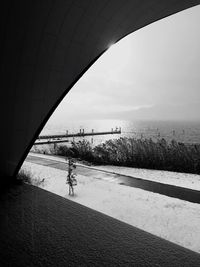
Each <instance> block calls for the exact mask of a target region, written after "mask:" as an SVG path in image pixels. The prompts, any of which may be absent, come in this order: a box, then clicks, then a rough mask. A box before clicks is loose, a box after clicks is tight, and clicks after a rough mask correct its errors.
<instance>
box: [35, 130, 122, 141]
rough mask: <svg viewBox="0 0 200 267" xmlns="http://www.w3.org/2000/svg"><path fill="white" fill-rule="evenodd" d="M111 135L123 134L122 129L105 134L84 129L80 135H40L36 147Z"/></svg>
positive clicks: (105, 132)
mask: <svg viewBox="0 0 200 267" xmlns="http://www.w3.org/2000/svg"><path fill="white" fill-rule="evenodd" d="M110 134H121V127H119V128H118V127H116V129H114V130H113V129H111V131H104V132H95V131H94V130H92V131H91V132H85V131H84V129H80V131H79V132H78V133H71V134H69V133H68V131H66V134H54V135H40V136H39V137H38V138H37V140H36V142H35V143H34V145H44V144H55V143H66V142H69V140H68V138H76V137H86V136H95V135H110Z"/></svg>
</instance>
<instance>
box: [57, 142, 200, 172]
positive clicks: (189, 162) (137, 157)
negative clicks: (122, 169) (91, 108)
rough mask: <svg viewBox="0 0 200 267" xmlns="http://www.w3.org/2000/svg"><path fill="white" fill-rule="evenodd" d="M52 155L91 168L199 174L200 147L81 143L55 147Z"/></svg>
mask: <svg viewBox="0 0 200 267" xmlns="http://www.w3.org/2000/svg"><path fill="white" fill-rule="evenodd" d="M52 153H53V154H57V155H62V156H67V157H68V156H71V157H74V158H79V159H81V160H86V161H89V162H91V163H94V164H105V165H106V164H111V165H116V166H126V167H134V168H146V169H157V170H167V171H176V172H187V173H195V174H200V144H190V145H189V144H184V143H180V142H177V141H175V140H172V141H171V142H167V141H166V140H165V139H164V138H162V139H158V140H156V141H153V140H152V139H136V138H127V137H121V138H119V139H113V140H108V141H106V142H105V143H102V144H100V145H98V146H95V147H92V146H91V144H90V142H88V141H86V140H83V141H79V142H77V143H75V142H74V143H72V146H71V147H67V146H64V145H59V146H56V147H55V149H54V151H52Z"/></svg>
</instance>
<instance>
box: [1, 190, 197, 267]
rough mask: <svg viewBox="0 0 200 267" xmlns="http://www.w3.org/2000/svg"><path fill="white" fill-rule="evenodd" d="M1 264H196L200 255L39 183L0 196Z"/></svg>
mask: <svg viewBox="0 0 200 267" xmlns="http://www.w3.org/2000/svg"><path fill="white" fill-rule="evenodd" d="M0 226H1V227H0V236H1V242H0V266H5V267H6V266H15V267H16V266H20V267H23V266H25V267H27V266H45V267H46V266H62V267H63V266H170V267H173V266H179V267H180V266H190V267H191V266H192V267H195V266H200V255H199V254H197V253H194V252H192V251H189V250H186V249H184V248H182V247H179V246H177V245H174V244H172V243H170V242H167V241H165V240H162V239H160V238H158V237H155V236H153V235H151V234H148V233H146V232H144V231H141V230H139V229H136V228H134V227H132V226H130V225H127V224H125V223H122V222H120V221H117V220H115V219H112V218H111V217H108V216H106V215H103V214H101V213H98V212H96V211H93V210H91V209H89V208H86V207H83V206H81V205H79V204H76V203H74V202H71V201H69V200H66V199H64V198H61V197H59V196H57V195H54V194H52V193H49V192H47V191H44V190H42V189H39V188H36V187H33V186H29V185H18V186H13V187H12V188H10V189H9V190H8V191H7V192H4V194H2V195H1V199H0Z"/></svg>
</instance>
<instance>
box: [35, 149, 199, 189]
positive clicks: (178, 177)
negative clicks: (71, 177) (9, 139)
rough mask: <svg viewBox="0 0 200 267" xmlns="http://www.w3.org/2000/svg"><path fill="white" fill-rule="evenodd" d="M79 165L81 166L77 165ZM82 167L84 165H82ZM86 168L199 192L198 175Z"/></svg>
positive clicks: (47, 156) (117, 168)
mask: <svg viewBox="0 0 200 267" xmlns="http://www.w3.org/2000/svg"><path fill="white" fill-rule="evenodd" d="M30 155H33V156H34V155H36V156H37V157H42V158H49V159H53V160H57V161H60V162H66V160H65V158H64V157H57V156H53V155H43V154H38V153H30ZM77 165H81V164H77ZM82 166H84V165H82ZM87 168H95V169H98V170H104V171H108V172H111V173H118V174H123V175H128V176H131V177H137V178H142V179H145V180H150V181H155V182H160V183H163V184H171V185H176V186H180V187H186V188H190V189H194V190H200V175H196V174H189V173H179V172H169V171H159V170H148V169H138V168H129V167H118V166H110V165H108V166H102V165H101V166H92V167H87Z"/></svg>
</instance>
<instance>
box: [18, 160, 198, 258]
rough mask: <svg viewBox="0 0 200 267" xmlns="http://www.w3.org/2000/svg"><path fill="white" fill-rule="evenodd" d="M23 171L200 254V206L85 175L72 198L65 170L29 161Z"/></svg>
mask: <svg viewBox="0 0 200 267" xmlns="http://www.w3.org/2000/svg"><path fill="white" fill-rule="evenodd" d="M22 168H23V169H26V170H30V171H31V173H32V174H33V176H34V177H39V178H40V179H43V178H45V181H44V183H43V185H41V187H42V188H44V189H45V190H48V191H51V192H53V193H55V194H58V195H60V196H62V197H65V198H68V199H70V200H73V201H75V202H77V203H80V204H83V205H85V206H87V207H90V208H92V209H95V210H97V211H100V212H102V213H105V214H107V215H110V216H112V217H114V218H116V219H118V220H121V221H123V222H126V223H128V224H131V225H133V226H136V227H138V228H140V229H143V230H145V231H148V232H150V233H152V234H154V235H157V236H160V237H162V238H165V239H167V240H169V241H172V242H174V243H177V244H179V245H181V246H184V247H186V248H189V249H191V250H194V251H196V252H199V253H200V205H199V204H194V203H190V202H187V201H183V200H179V199H175V198H170V197H167V196H163V195H160V194H156V193H152V192H148V191H144V190H142V189H138V188H133V187H128V186H123V185H118V184H116V183H109V182H106V181H102V180H99V179H94V178H92V177H86V176H83V175H78V176H77V180H78V185H77V186H76V187H75V196H74V197H72V196H71V197H70V196H68V186H67V185H66V183H65V180H66V172H65V171H62V170H57V169H53V168H50V167H46V166H45V167H44V166H40V165H37V164H33V163H28V162H25V163H24V164H23V167H22ZM106 168H107V167H106ZM127 169H129V168H127ZM145 178H146V177H145ZM168 179H170V177H169V178H168Z"/></svg>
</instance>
